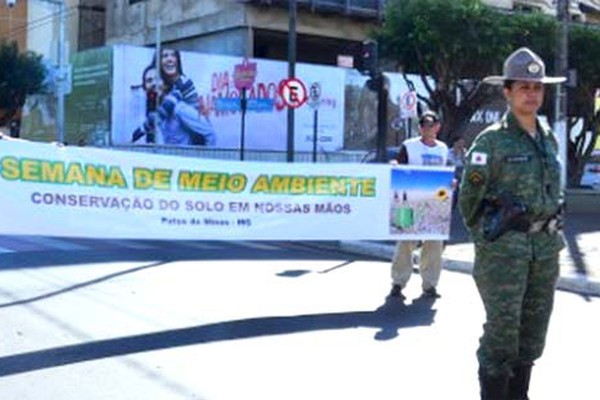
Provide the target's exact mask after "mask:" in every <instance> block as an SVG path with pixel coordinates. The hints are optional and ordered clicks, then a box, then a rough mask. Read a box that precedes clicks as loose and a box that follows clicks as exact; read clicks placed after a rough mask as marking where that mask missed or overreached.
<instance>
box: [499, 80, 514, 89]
mask: <svg viewBox="0 0 600 400" xmlns="http://www.w3.org/2000/svg"><path fill="white" fill-rule="evenodd" d="M513 83H515V81H514V80H513V79H507V80H505V81H504V83H503V84H502V87H504V89H510V88H512V85H513Z"/></svg>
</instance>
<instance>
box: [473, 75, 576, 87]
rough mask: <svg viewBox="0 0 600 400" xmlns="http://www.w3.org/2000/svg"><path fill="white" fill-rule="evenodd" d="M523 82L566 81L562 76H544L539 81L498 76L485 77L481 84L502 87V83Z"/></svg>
mask: <svg viewBox="0 0 600 400" xmlns="http://www.w3.org/2000/svg"><path fill="white" fill-rule="evenodd" d="M508 80H512V81H525V82H541V83H562V82H565V81H566V80H567V78H565V77H564V76H545V77H543V78H541V79H526V78H507V77H505V76H500V75H492V76H486V77H485V78H483V81H482V82H483V83H487V84H488V85H503V84H504V81H508Z"/></svg>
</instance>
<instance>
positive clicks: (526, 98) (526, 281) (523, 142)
mask: <svg viewBox="0 0 600 400" xmlns="http://www.w3.org/2000/svg"><path fill="white" fill-rule="evenodd" d="M564 81H565V78H562V77H547V76H546V74H545V65H544V62H543V61H542V60H541V59H540V57H539V56H538V55H537V54H535V53H534V52H532V51H531V50H530V49H528V48H520V49H518V50H517V51H515V52H514V53H512V54H511V55H510V56H509V57H508V58H507V59H506V61H505V63H504V70H503V76H490V77H487V78H485V79H484V82H485V83H489V84H497V85H503V92H504V96H505V98H506V100H507V102H508V111H507V113H506V114H505V115H504V117H503V118H502V120H501V121H500V122H498V123H497V124H494V125H492V126H490V127H489V128H487V129H485V130H484V131H483V132H482V133H480V134H479V135H478V137H477V138H476V139H475V141H474V142H473V144H472V146H471V148H470V149H469V151H468V153H467V157H466V162H465V170H464V174H463V179H462V182H461V186H460V194H459V205H460V208H461V211H462V215H463V218H464V222H465V224H466V226H467V228H468V229H469V231H470V233H471V235H472V238H473V241H474V243H475V263H474V267H473V277H474V279H475V283H476V285H477V289H478V291H479V294H480V296H481V299H482V301H483V305H484V308H485V312H486V322H485V324H484V326H483V336H482V337H481V339H480V345H479V349H478V350H477V358H478V361H479V383H480V388H481V399H482V400H509V399H510V400H517V399H518V400H526V399H528V395H527V392H528V388H529V378H530V376H531V367H532V366H533V363H534V361H535V360H536V359H537V358H539V357H540V356H541V355H542V351H543V349H544V343H545V338H546V332H547V328H548V322H549V319H550V314H551V312H552V304H553V300H554V289H555V284H556V280H557V278H558V273H559V265H558V253H559V251H560V250H561V249H562V248H563V247H564V241H563V237H562V233H561V232H560V231H559V230H558V229H557V227H559V226H558V224H557V222H558V217H559V212H560V204H561V198H562V193H561V185H560V163H559V159H558V156H557V147H558V144H557V141H556V138H555V136H554V135H553V133H552V132H550V131H549V130H548V129H547V128H546V127H544V126H542V124H541V123H540V120H539V119H538V117H537V112H538V110H539V109H540V107H541V106H542V102H543V99H544V84H546V83H559V82H564Z"/></svg>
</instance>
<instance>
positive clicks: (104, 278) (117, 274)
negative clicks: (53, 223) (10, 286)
mask: <svg viewBox="0 0 600 400" xmlns="http://www.w3.org/2000/svg"><path fill="white" fill-rule="evenodd" d="M165 264H166V262H156V263H152V264H148V265H142V266H139V267H135V268H130V269H127V270H124V271H119V272H115V273H112V274H108V275H104V276H101V277H99V278H95V279H91V280H89V281H85V282H81V283H77V284H75V285H71V286H67V287H65V288H62V289H60V290H55V291H53V292H49V293H44V294H42V295H38V296H35V297H30V298H28V299H21V300H15V301H11V302H10V303H3V304H0V308H7V307H13V306H20V305H23V304H29V303H33V302H36V301H40V300H45V299H48V298H51V297H55V296H59V295H61V294H64V293H68V292H72V291H74V290H78V289H82V288H84V287H87V286H92V285H96V284H98V283H101V282H105V281H108V280H110V279H113V278H117V277H120V276H123V275H129V274H133V273H135V272H138V271H143V270H146V269H150V268H154V267H159V266H161V265H165ZM0 294H1V295H3V296H6V297H13V298H14V297H15V296H14V294H12V293H9V292H7V291H5V290H4V289H0Z"/></svg>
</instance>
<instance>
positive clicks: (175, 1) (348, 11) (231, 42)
mask: <svg viewBox="0 0 600 400" xmlns="http://www.w3.org/2000/svg"><path fill="white" fill-rule="evenodd" d="M483 2H484V3H486V4H488V5H491V6H493V7H497V8H499V9H504V10H519V11H535V10H539V11H541V12H544V13H547V14H550V15H555V14H556V4H554V3H555V1H553V0H483ZM385 3H386V0H297V7H298V11H297V23H296V31H297V42H296V43H297V60H298V61H301V62H312V63H320V64H329V65H335V64H336V63H337V59H338V56H339V55H352V56H355V57H356V56H358V55H359V54H360V45H361V42H362V41H364V40H365V39H367V38H368V34H369V31H370V30H371V29H373V28H374V27H376V26H377V25H378V24H379V23H380V22H381V20H382V18H383V14H384V10H385ZM288 6H289V1H288V0H197V1H183V0H171V1H169V3H168V7H167V6H166V3H165V2H164V1H160V0H108V1H107V13H106V43H107V44H112V43H128V44H136V45H140V46H150V45H154V44H155V43H156V40H157V27H159V26H160V28H159V29H158V31H159V32H158V33H159V35H160V40H161V42H162V43H163V45H164V44H167V45H169V46H170V47H173V48H176V49H180V50H184V49H185V50H189V51H199V52H205V53H218V54H229V55H237V56H248V57H258V58H270V59H278V60H285V59H287V33H288V28H289V15H288ZM570 9H571V17H572V19H573V20H577V21H583V22H585V21H590V22H594V21H600V18H599V17H600V0H571V3H570Z"/></svg>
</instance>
